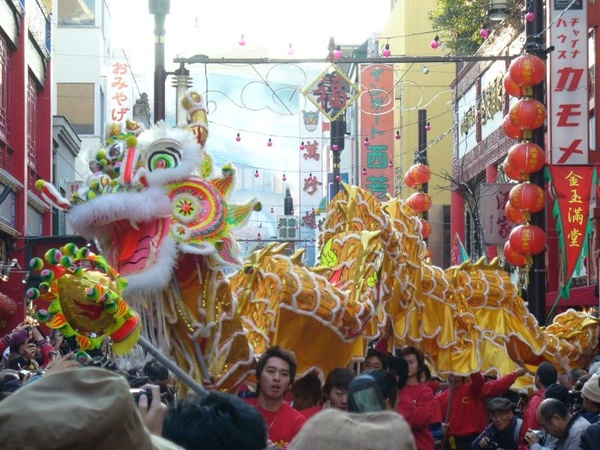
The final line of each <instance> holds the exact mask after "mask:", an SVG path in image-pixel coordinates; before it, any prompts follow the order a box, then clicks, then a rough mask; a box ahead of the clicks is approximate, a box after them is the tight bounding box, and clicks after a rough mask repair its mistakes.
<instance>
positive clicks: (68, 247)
mask: <svg viewBox="0 0 600 450" xmlns="http://www.w3.org/2000/svg"><path fill="white" fill-rule="evenodd" d="M60 250H61V251H62V253H63V255H69V256H75V255H76V254H77V250H79V249H78V248H77V246H76V245H75V244H74V243H73V242H69V243H68V244H65V245H63V246H62V247H61V249H60Z"/></svg>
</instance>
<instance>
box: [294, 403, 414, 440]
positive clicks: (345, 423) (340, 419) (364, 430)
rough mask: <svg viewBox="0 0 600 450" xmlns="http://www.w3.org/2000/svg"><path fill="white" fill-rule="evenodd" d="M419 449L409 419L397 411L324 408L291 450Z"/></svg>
mask: <svg viewBox="0 0 600 450" xmlns="http://www.w3.org/2000/svg"><path fill="white" fill-rule="evenodd" d="M315 448H318V449H319V450H337V449H340V448H343V449H344V450H362V449H365V448H368V449H369V450H416V448H417V447H416V445H415V439H414V437H413V435H412V432H411V431H410V427H409V426H408V424H407V423H406V420H404V419H403V418H402V416H400V414H398V413H397V412H395V411H380V412H375V413H364V414H358V413H350V412H346V411H341V410H339V409H333V408H332V409H324V410H322V411H321V412H319V413H318V414H315V415H314V416H313V417H311V418H310V420H309V421H308V422H306V424H305V425H304V426H303V427H302V429H301V430H300V432H299V433H298V434H297V435H296V437H295V438H294V440H293V441H292V442H291V443H290V445H289V447H288V450H313V449H315Z"/></svg>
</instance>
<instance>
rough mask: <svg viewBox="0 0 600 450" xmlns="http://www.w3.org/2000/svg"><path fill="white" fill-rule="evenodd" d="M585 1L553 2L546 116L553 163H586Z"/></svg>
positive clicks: (587, 158) (558, 0)
mask: <svg viewBox="0 0 600 450" xmlns="http://www.w3.org/2000/svg"><path fill="white" fill-rule="evenodd" d="M586 3H587V2H585V1H576V2H572V1H566V0H554V1H553V2H552V8H551V12H550V14H551V17H550V22H551V23H552V24H553V25H552V27H550V45H551V46H553V47H554V51H552V52H550V53H549V55H550V72H549V94H550V109H549V115H548V117H549V120H550V129H549V135H550V149H551V153H550V157H551V160H552V163H553V164H587V163H589V155H588V152H589V136H588V134H589V131H588V128H589V120H590V117H589V116H590V114H589V106H588V72H589V71H588V37H587V18H586ZM567 8H568V9H567Z"/></svg>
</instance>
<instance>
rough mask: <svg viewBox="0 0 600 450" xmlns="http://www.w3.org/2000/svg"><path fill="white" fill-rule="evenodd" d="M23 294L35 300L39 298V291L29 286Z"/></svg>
mask: <svg viewBox="0 0 600 450" xmlns="http://www.w3.org/2000/svg"><path fill="white" fill-rule="evenodd" d="M25 295H26V296H27V298H28V299H29V300H37V299H38V298H40V291H39V289H37V288H29V289H27V291H26V292H25Z"/></svg>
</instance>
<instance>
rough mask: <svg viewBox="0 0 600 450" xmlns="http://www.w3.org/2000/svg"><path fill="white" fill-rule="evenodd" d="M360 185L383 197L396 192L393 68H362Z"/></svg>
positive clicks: (376, 66)
mask: <svg viewBox="0 0 600 450" xmlns="http://www.w3.org/2000/svg"><path fill="white" fill-rule="evenodd" d="M360 83H361V95H360V97H359V101H360V136H361V140H362V141H365V139H367V140H368V142H364V145H363V143H361V147H360V148H361V150H360V151H361V157H360V162H361V178H360V181H361V182H360V186H361V187H362V188H363V189H365V190H367V191H369V192H370V193H371V194H373V195H374V196H375V197H377V198H379V199H380V200H385V199H386V194H390V195H392V196H393V195H394V193H395V192H396V187H395V179H394V68H393V66H390V65H383V64H368V65H367V64H364V65H361V68H360Z"/></svg>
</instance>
